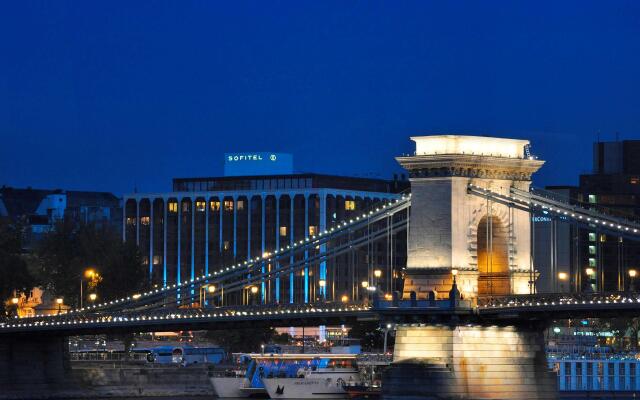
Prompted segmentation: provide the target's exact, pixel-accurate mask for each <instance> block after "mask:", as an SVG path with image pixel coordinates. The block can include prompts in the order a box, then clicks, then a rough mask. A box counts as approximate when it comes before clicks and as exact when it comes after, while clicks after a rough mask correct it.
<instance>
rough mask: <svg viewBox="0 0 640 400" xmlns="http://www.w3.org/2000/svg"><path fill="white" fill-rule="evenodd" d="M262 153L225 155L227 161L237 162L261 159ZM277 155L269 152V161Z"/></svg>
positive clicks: (274, 159)
mask: <svg viewBox="0 0 640 400" xmlns="http://www.w3.org/2000/svg"><path fill="white" fill-rule="evenodd" d="M263 155H264V153H255V154H229V155H227V161H228V162H237V161H262V157H263ZM277 159H278V156H277V155H276V154H273V153H271V154H269V156H268V160H269V161H276V160H277Z"/></svg>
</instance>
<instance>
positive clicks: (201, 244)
mask: <svg viewBox="0 0 640 400" xmlns="http://www.w3.org/2000/svg"><path fill="white" fill-rule="evenodd" d="M241 154H242V156H243V158H242V159H241V158H240V156H238V160H237V162H247V163H249V164H250V168H249V167H242V168H240V169H239V170H240V171H243V172H251V173H254V174H255V175H251V176H238V175H236V173H237V172H238V171H239V170H238V169H236V168H234V167H232V166H228V165H227V168H225V170H226V171H227V172H230V173H231V175H232V176H224V177H214V178H180V179H174V180H173V191H171V192H167V193H146V194H142V193H134V194H129V195H126V196H125V197H124V204H125V212H124V215H123V237H124V239H125V240H129V241H135V242H136V243H137V244H138V246H139V248H140V251H141V252H142V254H143V260H144V261H143V262H144V263H146V264H147V265H148V267H149V274H150V277H151V282H152V284H154V285H156V284H157V285H169V284H173V283H176V282H184V281H185V280H187V279H191V278H193V277H195V276H199V275H202V274H205V273H207V272H208V271H210V270H211V271H214V270H217V269H219V268H221V267H223V266H229V265H232V264H235V263H238V262H241V261H244V260H247V259H249V258H255V257H256V256H260V255H263V254H265V253H268V252H272V251H273V250H274V249H277V248H280V247H283V246H286V245H289V244H292V243H293V242H295V241H300V240H303V239H304V238H306V237H309V236H312V235H315V234H317V233H318V232H320V231H323V230H325V229H328V228H331V227H332V226H333V225H334V224H335V223H337V222H338V221H341V220H344V219H348V218H349V217H351V216H356V215H359V214H361V213H362V212H363V211H364V210H366V209H368V208H370V207H372V206H374V205H375V204H378V203H381V202H384V201H388V200H393V199H396V198H397V197H398V196H399V195H398V193H399V192H401V191H402V190H404V189H406V188H408V181H404V180H381V179H365V178H351V177H342V176H330V175H319V174H293V173H291V174H275V175H272V174H270V173H271V172H273V171H274V169H273V168H272V167H273V164H270V163H273V162H275V161H268V160H271V159H272V158H273V157H271V156H270V154H271V155H273V154H274V153H258V154H263V155H262V156H257V155H255V154H245V153H241ZM225 157H226V160H229V157H232V160H235V159H234V158H233V157H234V156H232V155H229V154H226V155H225ZM275 157H276V160H278V159H279V157H281V155H276V156H275ZM229 162H230V163H233V162H236V161H229ZM265 163H266V164H265ZM264 165H266V167H265V169H264V171H265V172H266V173H263V174H257V173H259V172H261V171H263V170H262V167H261V166H264ZM281 168H284V170H288V168H290V160H285V165H284V166H279V167H277V170H278V171H280V172H282V171H283V169H281ZM403 244H404V247H405V248H404V249H403ZM394 245H395V246H396V251H394V253H393V254H394V261H391V263H395V265H397V266H399V265H402V262H404V261H405V259H404V258H403V257H406V242H403V243H394ZM378 247H379V251H378V253H377V256H375V261H374V263H373V265H376V266H379V267H380V268H384V267H386V266H388V265H389V263H390V261H388V259H389V258H388V257H387V253H386V249H385V246H384V245H383V244H382V243H380V245H379V246H378ZM329 263H338V264H340V265H341V266H343V267H344V268H338V269H335V268H330V266H329V267H328V266H327V262H323V263H321V264H319V265H310V267H309V269H308V275H305V274H304V271H302V273H301V272H297V273H296V274H295V276H293V275H291V276H289V274H288V273H286V274H283V276H281V277H280V278H279V279H277V280H275V282H265V283H264V284H262V285H261V287H260V297H261V300H262V301H263V302H269V303H271V302H290V301H294V299H295V301H301V300H302V301H314V300H315V299H318V298H319V297H320V296H322V295H323V294H322V293H321V292H322V291H323V290H325V291H326V293H325V294H324V295H326V297H325V298H327V299H335V298H338V299H340V298H341V296H343V295H348V297H349V298H354V297H358V296H360V297H362V296H363V295H365V296H366V293H360V294H358V293H355V292H353V289H352V287H353V285H352V283H353V282H360V281H361V280H366V279H367V274H371V272H370V271H369V272H368V271H367V265H368V264H369V265H371V264H370V263H368V262H367V260H365V256H364V254H359V255H356V256H355V257H353V258H350V257H348V256H346V255H345V256H340V257H338V258H337V259H336V260H332V261H329ZM334 271H338V272H336V273H339V274H343V275H341V276H335V277H334V276H333V275H332V274H333V273H334ZM399 274H400V271H397V276H399ZM334 278H335V279H334ZM321 280H323V281H325V282H327V283H331V286H329V285H328V284H327V287H326V288H324V287H322V288H321V287H320V285H319V282H320V281H321ZM385 285H387V286H385V287H388V288H391V286H389V285H391V283H390V282H389V280H387V281H386V282H385ZM355 286H358V285H355ZM361 292H364V291H363V290H361Z"/></svg>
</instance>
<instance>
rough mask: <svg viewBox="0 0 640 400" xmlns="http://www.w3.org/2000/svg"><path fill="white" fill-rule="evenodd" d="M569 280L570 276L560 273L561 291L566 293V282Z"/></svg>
mask: <svg viewBox="0 0 640 400" xmlns="http://www.w3.org/2000/svg"><path fill="white" fill-rule="evenodd" d="M567 279H569V274H567V273H566V272H558V280H559V281H560V291H561V292H564V282H565V281H566V280H567Z"/></svg>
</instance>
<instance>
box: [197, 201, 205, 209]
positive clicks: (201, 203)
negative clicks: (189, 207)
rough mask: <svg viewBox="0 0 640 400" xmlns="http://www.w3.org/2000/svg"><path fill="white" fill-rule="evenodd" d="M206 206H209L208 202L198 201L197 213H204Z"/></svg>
mask: <svg viewBox="0 0 640 400" xmlns="http://www.w3.org/2000/svg"><path fill="white" fill-rule="evenodd" d="M206 206H207V203H206V202H204V201H196V210H197V211H204V209H205V207H206Z"/></svg>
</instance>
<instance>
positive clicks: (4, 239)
mask: <svg viewBox="0 0 640 400" xmlns="http://www.w3.org/2000/svg"><path fill="white" fill-rule="evenodd" d="M22 247H23V246H22V226H21V225H20V224H17V223H15V224H14V223H10V222H9V221H0V311H2V313H1V314H0V315H4V311H5V310H4V307H5V304H4V302H5V300H7V299H9V298H11V297H12V296H13V293H14V291H15V290H19V291H22V290H29V289H31V288H32V287H33V286H34V285H35V284H36V279H35V278H34V276H33V274H32V273H31V271H30V269H29V265H28V262H27V261H28V257H27V256H26V255H25V254H23V250H22Z"/></svg>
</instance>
